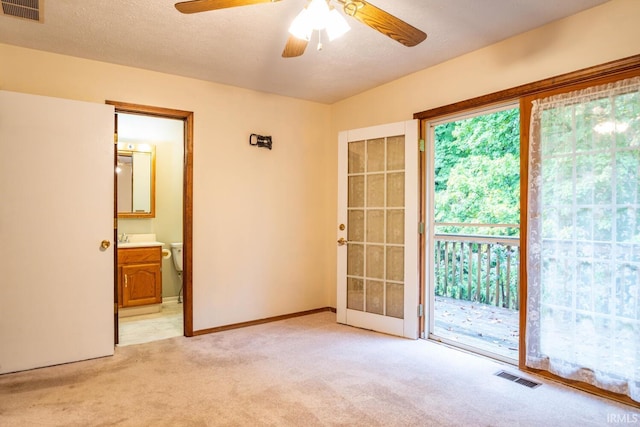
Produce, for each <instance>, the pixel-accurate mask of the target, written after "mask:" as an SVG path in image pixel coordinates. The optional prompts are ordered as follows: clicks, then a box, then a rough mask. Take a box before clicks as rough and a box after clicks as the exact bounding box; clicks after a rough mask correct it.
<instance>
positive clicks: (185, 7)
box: [176, 0, 280, 13]
mask: <svg viewBox="0 0 640 427" xmlns="http://www.w3.org/2000/svg"><path fill="white" fill-rule="evenodd" d="M276 1H280V0H192V1H182V2H180V3H176V9H178V10H179V11H180V12H182V13H197V12H206V11H208V10H217V9H226V8H228V7H237V6H248V5H251V4H258V3H273V2H276Z"/></svg>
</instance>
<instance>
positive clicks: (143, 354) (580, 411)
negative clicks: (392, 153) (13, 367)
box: [0, 312, 640, 426]
mask: <svg viewBox="0 0 640 427" xmlns="http://www.w3.org/2000/svg"><path fill="white" fill-rule="evenodd" d="M500 369H506V370H508V371H509V372H514V373H517V371H516V370H515V368H513V367H510V366H508V365H501V364H498V363H495V362H493V361H490V360H487V359H484V358H479V357H475V356H472V355H469V354H466V353H463V352H460V351H457V350H452V349H449V348H447V347H444V346H441V345H438V344H434V343H430V342H427V341H424V340H418V341H411V340H405V339H401V338H395V337H390V336H386V335H381V334H377V333H373V332H368V331H363V330H359V329H356V328H351V327H347V326H341V325H337V324H336V323H335V315H334V314H332V313H330V312H326V313H320V314H315V315H310V316H305V317H300V318H295V319H290V320H285V321H280V322H274V323H269V324H264V325H259V326H253V327H249V328H244V329H237V330H232V331H227V332H222V333H217V334H211V335H205V336H201V337H196V338H190V339H188V338H183V337H178V338H171V339H167V340H164V341H158V342H153V343H147V344H140V345H135V346H128V347H121V348H118V349H117V351H116V355H115V356H113V357H110V358H104V359H97V360H90V361H85V362H79V363H74V364H68V365H62V366H56V367H51V368H44V369H38V370H34V371H29V372H22V373H16V374H9V375H4V376H0V425H1V426H112V425H117V426H207V425H216V426H217V425H224V426H263V425H264V426H334V425H342V426H430V425H434V426H467V425H468V426H543V425H544V426H556V425H557V426H574V425H575V426H602V425H607V424H609V425H613V424H612V421H614V422H616V424H618V425H620V424H619V421H620V420H627V423H626V425H639V424H640V411H638V410H637V409H634V408H632V407H628V406H625V405H622V404H617V403H614V402H609V401H607V400H604V399H601V398H598V397H595V396H592V395H590V394H586V393H582V392H579V391H576V390H573V389H571V388H568V387H565V386H562V385H558V384H556V383H553V382H544V384H543V385H542V386H541V387H538V388H535V389H530V388H527V387H525V386H523V385H520V384H517V383H514V382H510V381H508V380H505V379H503V378H499V377H496V376H495V375H493V374H494V373H495V372H496V371H498V370H500ZM634 420H635V422H634Z"/></svg>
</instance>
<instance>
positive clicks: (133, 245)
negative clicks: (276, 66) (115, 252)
mask: <svg viewBox="0 0 640 427" xmlns="http://www.w3.org/2000/svg"><path fill="white" fill-rule="evenodd" d="M149 246H164V243H162V242H124V243H120V242H118V247H119V248H120V249H125V248H146V247H149Z"/></svg>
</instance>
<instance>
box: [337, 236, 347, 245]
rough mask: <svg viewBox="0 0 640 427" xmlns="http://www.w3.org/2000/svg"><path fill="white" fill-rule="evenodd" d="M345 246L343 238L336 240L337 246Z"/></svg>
mask: <svg viewBox="0 0 640 427" xmlns="http://www.w3.org/2000/svg"><path fill="white" fill-rule="evenodd" d="M346 244H347V240H345V238H344V237H341V238H339V239H338V246H344V245H346Z"/></svg>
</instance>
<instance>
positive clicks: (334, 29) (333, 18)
mask: <svg viewBox="0 0 640 427" xmlns="http://www.w3.org/2000/svg"><path fill="white" fill-rule="evenodd" d="M350 29H351V27H350V26H349V23H348V22H347V20H346V19H344V17H343V16H342V15H341V14H340V12H338V11H337V10H335V9H331V12H329V15H328V19H327V25H326V30H327V35H328V36H329V40H331V41H332V40H335V39H337V38H338V37H341V36H343V35H344V34H345V33H346V32H347V31H349V30H350Z"/></svg>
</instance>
